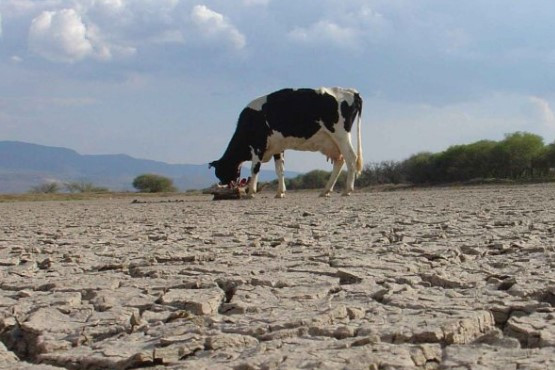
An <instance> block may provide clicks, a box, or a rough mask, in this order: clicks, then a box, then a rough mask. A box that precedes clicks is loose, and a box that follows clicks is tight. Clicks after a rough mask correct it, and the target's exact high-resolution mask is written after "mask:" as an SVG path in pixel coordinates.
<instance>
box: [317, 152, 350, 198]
mask: <svg viewBox="0 0 555 370" xmlns="http://www.w3.org/2000/svg"><path fill="white" fill-rule="evenodd" d="M344 162H345V161H344V160H343V158H339V159H337V160H335V161H334V162H333V170H332V172H331V176H330V178H329V180H328V183H327V184H326V187H325V188H324V191H323V192H322V193H321V194H320V196H321V197H329V196H330V194H331V192H332V191H333V187H334V186H335V183H336V182H337V178H338V177H339V174H340V173H341V169H342V168H343V163H344Z"/></svg>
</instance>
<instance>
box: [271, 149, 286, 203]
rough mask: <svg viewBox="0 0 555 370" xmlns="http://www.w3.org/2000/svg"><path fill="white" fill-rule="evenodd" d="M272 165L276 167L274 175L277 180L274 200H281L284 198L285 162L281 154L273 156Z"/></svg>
mask: <svg viewBox="0 0 555 370" xmlns="http://www.w3.org/2000/svg"><path fill="white" fill-rule="evenodd" d="M274 163H275V165H276V175H277V178H278V188H277V193H276V198H283V197H284V196H285V177H284V176H285V175H284V171H285V161H284V160H283V153H279V154H276V155H274Z"/></svg>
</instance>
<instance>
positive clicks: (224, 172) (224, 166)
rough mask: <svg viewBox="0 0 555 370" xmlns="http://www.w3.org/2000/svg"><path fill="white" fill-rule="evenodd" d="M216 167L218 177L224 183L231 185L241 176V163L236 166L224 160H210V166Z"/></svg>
mask: <svg viewBox="0 0 555 370" xmlns="http://www.w3.org/2000/svg"><path fill="white" fill-rule="evenodd" d="M212 167H214V168H215V169H216V177H217V178H218V179H219V180H220V183H221V184H222V185H229V184H230V183H231V182H232V181H237V179H239V177H240V176H241V165H238V166H235V165H233V164H231V163H226V162H224V161H222V160H218V161H214V162H210V163H209V164H208V168H212Z"/></svg>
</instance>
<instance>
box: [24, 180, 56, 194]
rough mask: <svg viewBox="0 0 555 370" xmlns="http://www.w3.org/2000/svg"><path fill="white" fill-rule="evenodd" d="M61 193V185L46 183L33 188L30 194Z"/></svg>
mask: <svg viewBox="0 0 555 370" xmlns="http://www.w3.org/2000/svg"><path fill="white" fill-rule="evenodd" d="M59 191H60V185H58V183H57V182H45V183H43V184H40V185H36V186H33V187H32V188H31V190H29V192H30V193H33V194H54V193H57V192H59Z"/></svg>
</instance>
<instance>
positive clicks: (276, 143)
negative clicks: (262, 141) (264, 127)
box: [263, 129, 341, 162]
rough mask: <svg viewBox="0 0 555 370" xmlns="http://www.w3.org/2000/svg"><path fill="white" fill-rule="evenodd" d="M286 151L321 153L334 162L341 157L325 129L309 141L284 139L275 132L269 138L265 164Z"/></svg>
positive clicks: (290, 137)
mask: <svg viewBox="0 0 555 370" xmlns="http://www.w3.org/2000/svg"><path fill="white" fill-rule="evenodd" d="M285 150H300V151H306V152H321V153H322V154H324V155H325V156H326V157H328V158H331V159H332V160H334V161H335V160H338V159H339V158H340V157H341V152H340V150H339V148H338V147H337V144H336V143H335V142H334V141H333V139H332V138H331V137H330V135H329V134H328V133H327V132H326V131H325V130H324V129H321V130H319V131H318V132H316V133H315V134H314V135H312V136H311V137H310V138H308V139H305V138H299V137H293V136H287V137H284V136H283V135H282V134H281V133H279V132H276V131H274V132H273V133H272V135H270V136H269V137H268V141H267V145H266V152H265V153H264V158H263V162H267V161H269V160H270V159H271V158H272V156H273V155H274V154H278V153H282V152H283V151H285Z"/></svg>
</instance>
